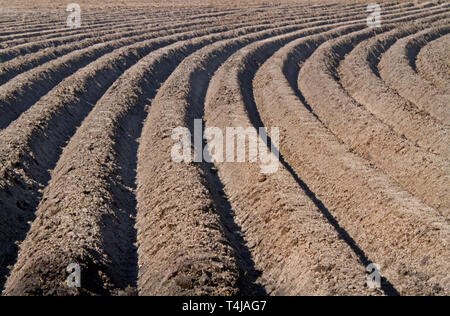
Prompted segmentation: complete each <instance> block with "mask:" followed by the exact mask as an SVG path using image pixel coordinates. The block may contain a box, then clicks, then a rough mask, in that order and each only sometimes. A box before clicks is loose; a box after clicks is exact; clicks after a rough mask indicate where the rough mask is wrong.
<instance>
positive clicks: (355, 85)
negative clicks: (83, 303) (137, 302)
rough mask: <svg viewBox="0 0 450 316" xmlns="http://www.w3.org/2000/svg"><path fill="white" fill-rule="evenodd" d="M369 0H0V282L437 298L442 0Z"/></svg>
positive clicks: (449, 127)
mask: <svg viewBox="0 0 450 316" xmlns="http://www.w3.org/2000/svg"><path fill="white" fill-rule="evenodd" d="M368 2H370V1H364V0H360V1H350V0H349V1H337V0H336V1H325V0H317V1H306V0H283V1H265V2H263V1H257V0H254V1H248V0H247V1H230V2H228V1H227V2H222V1H220V2H219V1H203V0H197V1H149V2H148V3H146V2H143V1H130V2H126V3H125V2H121V1H116V0H112V1H103V0H102V1H98V3H97V2H96V4H92V3H89V2H88V1H79V4H80V6H81V10H82V11H81V17H82V20H81V21H82V23H81V26H80V27H79V28H68V27H67V25H66V19H67V16H68V14H69V12H67V11H66V5H67V4H66V3H65V2H64V1H44V0H39V1H32V2H23V1H15V0H13V1H3V0H2V1H0V7H1V10H0V292H2V293H3V295H450V273H449V271H450V245H449V242H450V225H449V224H450V222H449V219H450V37H449V36H450V34H449V33H450V2H449V1H443V0H441V1H436V0H433V1H392V0H388V1H379V4H380V6H381V26H380V27H375V28H371V27H368V25H367V17H368V15H369V14H370V13H369V12H367V3H368ZM372 2H373V1H372ZM195 119H200V120H202V123H203V128H208V127H217V128H221V129H222V130H223V131H225V130H226V128H230V127H236V128H239V127H242V128H248V127H254V128H256V129H258V128H260V127H266V128H268V129H269V131H270V129H271V128H273V127H278V128H279V144H278V148H275V150H276V152H278V153H279V156H280V159H279V160H280V161H279V167H278V171H277V172H275V173H271V174H262V173H261V169H260V165H259V164H258V163H254V162H251V161H250V160H248V159H247V160H246V161H244V162H239V163H233V162H220V161H212V162H192V163H178V162H175V161H174V160H173V159H172V158H171V152H172V149H173V148H174V146H175V145H176V144H177V142H178V140H177V139H173V138H172V137H171V136H172V131H173V130H174V129H176V128H177V127H185V128H186V129H187V130H189V131H190V132H192V133H193V132H194V129H195V127H194V120H195ZM259 136H261V137H262V135H259ZM205 143H206V140H205ZM272 145H273V143H271V142H267V143H266V144H264V146H263V147H267V148H265V149H267V150H269V149H270V148H273V146H272ZM246 146H247V147H249V144H246ZM245 149H246V150H245V152H246V153H247V154H249V148H245ZM71 263H76V264H79V265H80V267H81V280H82V283H81V287H80V288H71V287H69V284H68V283H67V282H66V280H67V278H68V276H69V273H68V272H67V267H68V266H69V265H70V264H71ZM371 263H375V264H377V265H378V266H379V268H380V272H381V275H382V278H381V286H380V287H379V288H374V289H372V288H371V287H369V286H368V284H367V277H368V275H369V273H370V272H371V271H367V270H366V267H367V266H369V265H370V264H371Z"/></svg>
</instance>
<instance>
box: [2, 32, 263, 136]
mask: <svg viewBox="0 0 450 316" xmlns="http://www.w3.org/2000/svg"><path fill="white" fill-rule="evenodd" d="M269 27H270V26H261V27H256V29H264V28H269ZM228 29H229V27H215V28H210V29H203V30H202V31H200V33H201V34H206V33H207V32H212V33H215V32H221V31H226V30H228ZM197 33H198V32H193V31H188V32H184V33H179V34H177V33H175V34H174V35H170V34H167V33H162V34H161V33H160V34H151V33H149V34H147V35H142V36H138V37H134V38H133V37H131V38H126V39H121V40H118V41H113V42H110V43H101V44H96V45H93V46H91V47H88V48H85V49H83V50H78V51H75V52H73V53H69V54H68V55H65V56H63V57H60V58H57V59H56V60H54V61H51V62H48V63H46V64H44V65H42V66H39V67H37V68H35V69H33V70H30V71H28V72H25V73H23V74H21V75H18V76H16V77H15V78H14V79H13V80H11V81H9V82H8V83H6V84H5V85H3V86H0V113H1V117H0V128H5V127H6V126H8V125H9V124H10V123H11V122H12V121H13V120H15V119H17V118H18V117H19V115H21V113H22V112H23V111H26V110H27V109H28V108H29V107H30V106H31V105H33V104H34V103H35V102H37V101H38V100H39V99H40V98H41V97H43V96H44V95H45V94H46V93H47V92H48V91H49V90H51V89H52V88H53V87H55V86H56V85H57V84H59V83H60V82H61V81H62V80H63V79H64V78H66V77H67V76H69V75H71V74H73V73H75V72H76V71H77V70H78V69H81V68H82V67H85V66H87V65H89V64H90V63H91V62H93V61H95V60H96V59H97V58H99V57H101V56H103V55H105V54H108V53H111V52H112V51H114V50H115V49H118V48H120V47H124V46H125V47H126V46H130V45H140V44H139V43H142V42H143V41H145V40H151V39H158V37H159V36H166V37H165V41H166V42H167V43H168V44H171V43H174V42H176V41H179V40H183V39H187V38H191V37H193V36H196V35H197ZM135 43H137V44H135Z"/></svg>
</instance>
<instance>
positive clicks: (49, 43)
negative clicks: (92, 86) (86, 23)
mask: <svg viewBox="0 0 450 316" xmlns="http://www.w3.org/2000/svg"><path fill="white" fill-rule="evenodd" d="M174 22H175V23H173V22H172V21H171V23H168V24H164V25H160V24H158V23H152V24H150V25H148V24H143V25H145V27H144V29H143V30H138V31H135V29H136V27H141V25H140V24H127V25H126V27H125V28H119V29H117V30H114V31H111V30H110V28H108V29H107V30H106V31H105V32H96V31H91V32H81V33H80V34H76V35H69V36H62V37H56V38H51V39H45V38H44V39H42V38H41V39H38V40H36V41H27V42H26V43H24V44H18V45H16V46H12V47H8V48H5V49H2V50H0V58H1V60H2V62H6V61H9V60H11V59H13V58H16V57H18V56H21V55H25V54H30V53H34V52H38V51H39V50H42V49H45V48H52V47H57V46H60V45H65V44H71V43H73V42H76V41H81V40H85V39H91V40H95V38H96V37H98V36H100V34H106V35H108V34H114V33H117V32H118V31H120V32H126V30H127V29H128V30H130V31H129V34H128V35H129V36H131V35H133V34H143V33H145V32H150V31H153V32H156V31H169V30H170V31H173V30H175V29H182V28H188V27H195V26H196V25H199V24H202V23H199V22H188V23H186V22H185V21H184V20H183V21H182V22H176V21H174ZM213 22H214V21H213V20H211V21H205V24H213ZM143 31H144V32H143ZM119 34H120V33H119Z"/></svg>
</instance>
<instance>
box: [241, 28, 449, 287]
mask: <svg viewBox="0 0 450 316" xmlns="http://www.w3.org/2000/svg"><path fill="white" fill-rule="evenodd" d="M343 31H345V32H348V31H349V29H348V27H343V28H341V29H336V30H332V31H330V32H327V33H325V34H320V35H312V36H308V37H305V38H301V39H298V40H295V41H293V42H291V43H289V44H288V45H286V46H285V47H283V48H282V49H281V50H279V51H278V52H277V53H275V54H274V55H273V56H272V57H271V58H270V59H269V60H267V61H266V62H265V63H264V64H263V65H262V66H261V68H260V69H258V68H257V65H259V64H260V63H261V60H259V59H258V58H257V57H256V58H255V56H251V55H250V56H247V57H246V59H247V60H246V64H244V65H245V67H240V69H241V79H240V81H239V84H240V85H241V90H242V91H243V92H242V95H244V96H245V93H244V91H248V89H251V87H248V86H249V85H250V84H251V83H250V82H251V81H252V80H251V79H252V76H251V75H252V74H253V73H254V72H255V71H257V73H256V75H255V77H254V79H253V89H254V90H253V93H254V96H253V95H251V92H248V93H247V99H246V108H247V111H249V113H250V116H254V117H256V118H255V119H254V120H255V121H258V116H260V117H259V119H260V123H259V125H261V124H264V125H265V126H280V153H281V154H282V159H283V160H284V161H285V162H284V163H285V164H286V165H287V166H290V168H291V173H292V174H293V175H294V176H295V177H297V179H298V180H297V182H299V184H300V186H302V187H303V188H304V189H305V190H306V192H307V193H308V195H310V196H311V198H312V199H313V201H316V203H318V204H319V205H321V210H322V211H323V212H325V213H328V216H327V218H329V220H330V221H331V222H332V223H333V222H334V223H335V226H339V225H340V227H341V229H342V231H344V232H347V234H344V239H345V240H348V242H349V244H350V246H351V247H352V249H353V250H354V251H355V252H356V253H357V254H358V256H359V257H360V260H361V261H362V262H363V263H364V264H368V262H370V261H373V262H376V263H377V264H379V265H380V267H381V272H382V274H383V276H385V277H387V279H388V280H389V281H390V282H392V284H393V286H394V287H395V289H396V290H397V291H398V292H399V293H400V294H402V295H423V294H425V295H427V294H446V293H448V291H449V288H448V281H449V280H448V275H447V272H446V271H448V269H449V262H448V260H447V253H448V241H449V238H450V235H449V232H450V227H449V225H448V221H447V220H446V219H445V218H443V217H442V216H441V215H439V214H438V213H437V212H436V211H435V210H434V209H432V208H430V207H428V206H426V205H424V204H423V203H422V202H421V201H420V200H418V199H417V198H415V197H414V196H411V195H410V194H409V193H407V192H406V191H404V190H403V188H401V187H400V186H399V185H398V184H397V183H395V182H393V181H392V180H391V179H390V178H389V177H387V176H386V175H385V174H384V173H383V172H381V171H380V170H379V169H377V168H374V166H373V164H371V163H370V162H368V161H366V160H365V159H362V158H361V157H359V156H358V155H356V154H355V153H352V152H351V151H350V150H349V148H348V147H347V146H346V145H345V144H343V143H342V141H341V140H340V139H339V138H338V137H336V136H335V135H334V134H332V133H331V132H330V131H329V130H328V129H327V127H326V126H325V125H323V123H322V122H321V121H320V120H318V118H317V116H316V115H315V114H314V113H312V112H311V111H310V109H309V105H308V104H306V103H305V102H304V98H303V96H302V95H301V94H300V92H299V91H298V89H297V83H296V82H297V74H298V68H299V67H302V65H303V64H304V62H305V61H306V60H308V58H309V57H310V56H311V54H313V53H314V51H315V50H316V49H317V47H319V46H320V45H321V44H322V43H324V42H326V41H328V40H330V39H331V38H335V37H339V36H341V35H342V34H343V33H342V32H343ZM296 69H297V71H296ZM244 79H245V80H244ZM243 80H244V81H243ZM249 83H250V84H249ZM250 91H251V90H250ZM244 99H245V97H244ZM253 125H255V123H253ZM283 160H282V161H283ZM333 217H335V219H333ZM430 244H433V247H430V246H429V245H430ZM359 247H360V248H359Z"/></svg>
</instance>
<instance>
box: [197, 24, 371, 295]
mask: <svg viewBox="0 0 450 316" xmlns="http://www.w3.org/2000/svg"><path fill="white" fill-rule="evenodd" d="M313 32H314V31H313V30H311V32H309V31H305V32H300V33H297V34H295V35H294V34H293V35H287V36H279V37H277V38H271V39H269V40H266V41H263V42H261V43H256V44H253V45H249V46H247V47H245V48H243V49H241V50H239V51H238V52H237V53H236V54H234V55H233V56H232V57H231V58H230V59H229V60H227V61H226V63H225V64H224V65H222V66H221V67H220V69H219V70H218V71H217V72H216V73H215V75H214V77H213V78H212V79H211V82H210V83H209V88H208V91H207V94H206V97H205V103H204V107H205V108H204V111H205V115H204V120H205V125H206V127H207V128H213V127H216V128H220V129H221V130H222V131H223V132H224V133H225V131H226V129H227V128H243V129H246V128H253V127H256V128H257V127H260V126H254V125H253V124H252V120H251V118H250V117H249V114H248V113H247V112H246V109H245V100H244V97H243V96H242V94H241V84H243V82H241V81H240V80H239V76H240V72H241V70H242V68H241V67H242V66H243V64H242V61H243V59H245V58H246V56H249V55H253V54H258V51H259V49H261V51H260V52H259V53H264V54H265V53H268V54H270V51H273V50H274V49H276V47H277V46H279V45H281V44H282V43H284V42H285V41H288V40H292V39H294V38H298V37H302V36H308V35H310V34H311V33H313ZM246 80H249V78H245V79H244V81H246ZM207 84H208V83H207V81H205V83H204V86H205V88H206V86H207ZM204 93H205V92H204ZM199 101H200V102H197V103H194V105H196V106H197V107H198V108H199V110H198V111H201V110H202V107H203V102H201V101H203V100H202V99H199ZM250 115H251V114H250ZM272 127H275V126H270V127H269V134H270V128H272ZM259 137H261V135H259ZM227 141H228V140H227ZM261 141H263V140H261ZM224 145H225V143H224ZM229 145H230V144H227V145H225V146H229ZM265 147H266V145H265V144H264V143H262V147H260V149H259V154H260V155H261V151H262V150H266V148H265ZM272 149H273V148H272ZM245 152H246V153H250V149H249V148H248V146H246V150H245ZM226 154H229V153H228V152H227V153H226ZM259 163H261V162H259ZM276 164H278V161H276ZM215 166H216V167H217V169H218V174H219V178H220V180H221V182H223V185H224V190H225V193H226V194H227V197H228V199H229V200H230V204H231V206H232V208H233V210H234V212H235V218H236V219H235V220H236V222H237V224H238V225H239V226H241V227H242V230H243V233H244V236H245V240H246V243H248V245H249V248H250V252H251V254H252V256H253V260H254V262H255V267H256V269H258V270H260V271H261V272H262V275H261V277H260V279H259V282H261V283H262V284H263V285H264V286H265V288H266V290H267V292H268V293H269V294H272V295H344V294H345V295H349V294H352V295H364V294H376V292H372V291H370V290H368V289H366V288H365V287H364V279H365V276H364V267H363V266H361V265H360V264H359V262H358V258H357V256H356V255H355V254H354V253H352V251H351V249H350V248H349V247H348V246H347V245H346V243H345V242H344V241H343V240H341V238H340V234H339V233H338V232H337V231H336V230H335V229H333V227H332V225H330V224H329V223H328V222H327V220H326V219H325V218H324V217H325V216H324V214H323V213H322V212H321V211H320V210H319V208H318V206H317V204H315V203H313V201H312V200H311V199H310V198H309V197H308V195H307V194H306V192H304V191H303V190H302V188H300V187H299V186H298V185H297V183H296V181H295V179H294V178H293V177H292V175H291V174H290V172H289V170H288V169H287V168H286V167H285V166H284V165H278V166H277V167H276V169H277V170H276V171H275V172H274V173H269V174H265V175H264V174H262V172H263V169H262V167H261V165H259V166H258V163H252V162H240V163H233V162H230V161H227V162H215ZM266 167H267V166H266ZM272 167H274V166H272Z"/></svg>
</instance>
